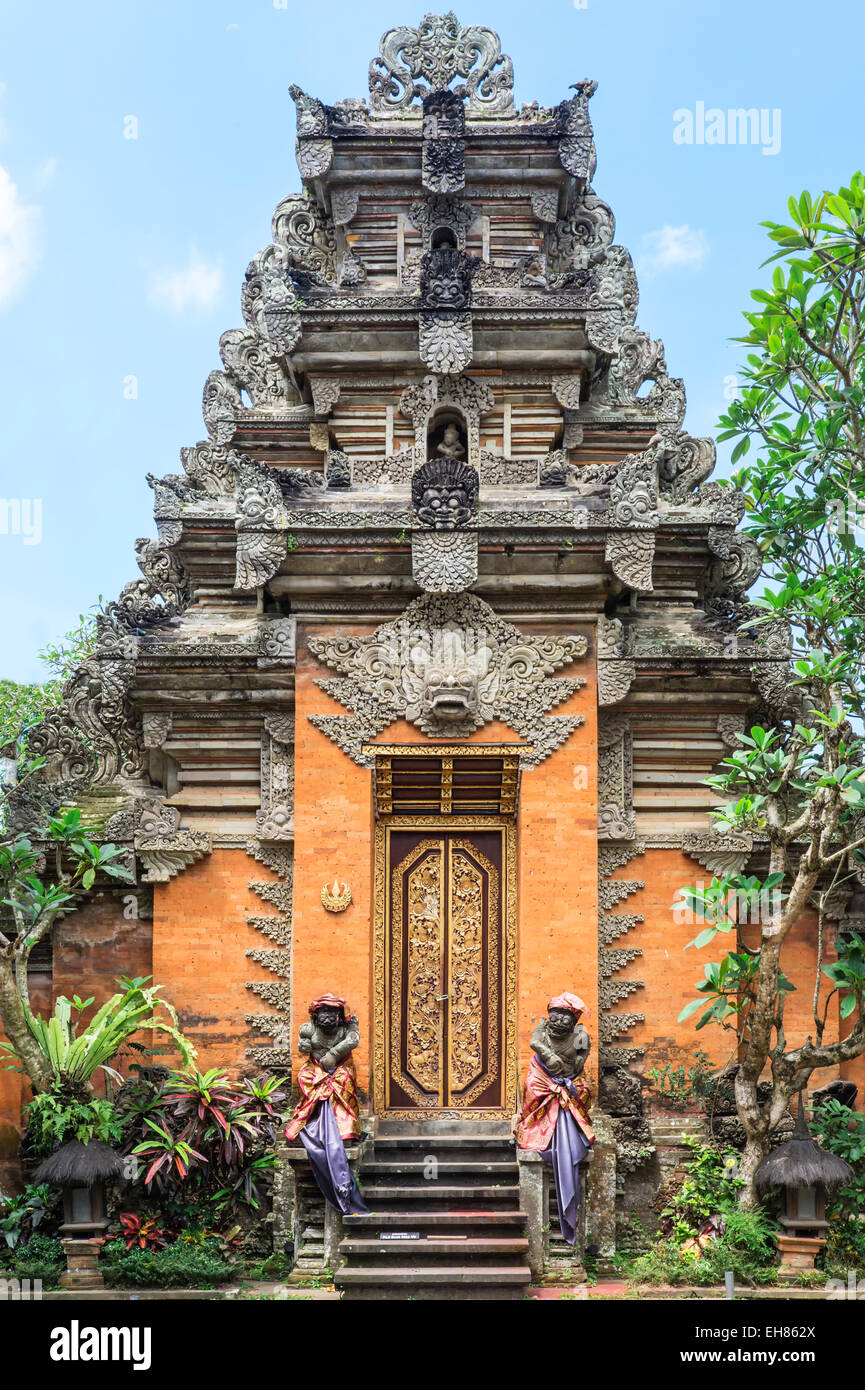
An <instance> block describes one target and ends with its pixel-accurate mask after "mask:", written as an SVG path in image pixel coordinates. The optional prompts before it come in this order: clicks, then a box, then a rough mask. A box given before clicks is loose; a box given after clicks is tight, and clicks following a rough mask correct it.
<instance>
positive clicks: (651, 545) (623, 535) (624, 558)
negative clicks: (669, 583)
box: [604, 531, 655, 594]
mask: <svg viewBox="0 0 865 1390" xmlns="http://www.w3.org/2000/svg"><path fill="white" fill-rule="evenodd" d="M604 558H605V560H606V561H607V563H608V564H609V565H611V567H612V570H613V574H615V575H616V577H617V578H618V579H621V581H622V583H623V584H627V585H628V587H629V588H631V589H635V590H636V591H637V593H642V594H649V593H651V592H652V563H653V561H654V558H655V533H654V531H608V532H607V540H606V546H605V549H604Z"/></svg>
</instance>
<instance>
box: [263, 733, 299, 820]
mask: <svg viewBox="0 0 865 1390" xmlns="http://www.w3.org/2000/svg"><path fill="white" fill-rule="evenodd" d="M273 718H274V717H273V716H270V717H269V718H268V719H267V720H266V721H265V727H264V728H263V730H262V734H261V810H260V811H259V812H258V814H257V815H256V818H255V833H256V835H257V837H258V839H259V840H263V841H277V842H278V841H281V840H292V839H293V838H294V742H293V729H292V736H291V738H290V739H289V740H288V741H286V739H285V738H284V737H283V738H277V737H276V736H275V735H274V733H273V732H272V729H271V725H272V723H273ZM276 727H279V726H278V725H277V726H276ZM285 732H286V730H285V729H284V728H283V729H282V733H283V734H285Z"/></svg>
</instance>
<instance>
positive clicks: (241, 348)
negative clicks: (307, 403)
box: [219, 328, 297, 410]
mask: <svg viewBox="0 0 865 1390" xmlns="http://www.w3.org/2000/svg"><path fill="white" fill-rule="evenodd" d="M219 355H220V357H221V358H222V361H223V364H224V366H225V368H226V371H227V372H228V374H229V376H230V378H231V379H232V381H234V382H236V383H237V384H238V385H239V386H240V387H241V388H242V389H243V390H244V391H246V393H247V395H248V396H249V398H250V400H251V401H252V404H253V406H255V408H256V409H257V410H264V409H268V408H269V409H276V408H279V407H280V406H285V405H291V404H293V403H294V402H296V400H297V394H296V392H295V390H294V387H293V386H292V385H291V382H290V381H289V379H288V376H287V374H286V372H285V371H284V369H283V368H282V366H281V365H280V363H279V362H278V361H277V359H276V358H275V357H274V356H273V355H272V353H271V352H270V350H269V346H268V345H267V344H266V343H264V342H262V340H261V338H260V337H259V336H258V334H257V333H255V332H252V331H251V330H249V329H243V328H232V329H230V330H229V331H228V332H227V333H223V335H222V337H221V338H220V340H219Z"/></svg>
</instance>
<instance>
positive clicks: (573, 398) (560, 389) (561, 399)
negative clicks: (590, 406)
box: [550, 373, 583, 410]
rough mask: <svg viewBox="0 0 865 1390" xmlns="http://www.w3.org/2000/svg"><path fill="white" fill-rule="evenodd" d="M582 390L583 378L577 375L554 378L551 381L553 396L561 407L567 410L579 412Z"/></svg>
mask: <svg viewBox="0 0 865 1390" xmlns="http://www.w3.org/2000/svg"><path fill="white" fill-rule="evenodd" d="M582 388H583V381H582V377H580V376H579V375H577V374H576V373H573V374H571V375H568V376H554V377H553V378H552V380H551V381H550V389H551V390H552V393H553V395H554V396H555V398H556V400H557V401H558V403H559V405H561V406H563V407H564V408H565V409H566V410H579V408H580V393H581V392H582Z"/></svg>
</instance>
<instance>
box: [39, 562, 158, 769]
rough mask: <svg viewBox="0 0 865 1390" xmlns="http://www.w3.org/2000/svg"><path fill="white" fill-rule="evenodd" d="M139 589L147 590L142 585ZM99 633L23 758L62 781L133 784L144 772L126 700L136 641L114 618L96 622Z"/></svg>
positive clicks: (138, 735)
mask: <svg viewBox="0 0 865 1390" xmlns="http://www.w3.org/2000/svg"><path fill="white" fill-rule="evenodd" d="M139 584H140V585H141V586H142V587H145V588H146V585H145V584H144V581H139ZM130 587H135V588H137V587H138V586H137V585H136V586H129V585H127V588H130ZM110 606H114V607H115V608H116V605H110ZM97 631H98V637H97V642H96V646H95V648H94V650H93V651H92V652H91V653H90V655H89V656H86V657H85V658H84V660H83V661H81V662H80V663H79V665H78V666H77V667H76V669H75V671H74V672H73V674H72V675H71V676H70V678H69V680H68V681H67V682H66V684H65V685H64V687H63V692H62V697H61V702H60V704H59V705H57V706H56V707H55V708H53V709H50V710H49V711H48V712H47V714H46V715H45V717H44V718H43V720H42V722H41V723H39V724H37V725H36V726H35V727H34V728H31V729H30V730H29V731H28V733H27V754H28V757H30V758H44V760H45V763H46V771H48V772H49V773H50V774H51V775H54V776H57V777H59V778H61V779H64V780H67V779H68V780H69V781H77V780H78V779H86V780H87V781H89V782H113V781H115V780H116V779H118V778H123V779H137V778H140V777H141V775H142V772H143V744H142V737H141V728H140V721H139V718H138V716H137V715H136V713H135V710H134V708H133V705H132V702H131V699H130V691H131V688H132V685H133V681H134V677H135V662H134V658H135V650H136V643H135V639H134V638H132V637H130V636H129V633H128V632H127V631H126V630H125V627H124V626H122V625H121V624H120V623H119V622H118V621H117V618H116V614H107V613H106V615H105V616H104V617H102V618H101V619H99V620H98V624H97Z"/></svg>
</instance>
